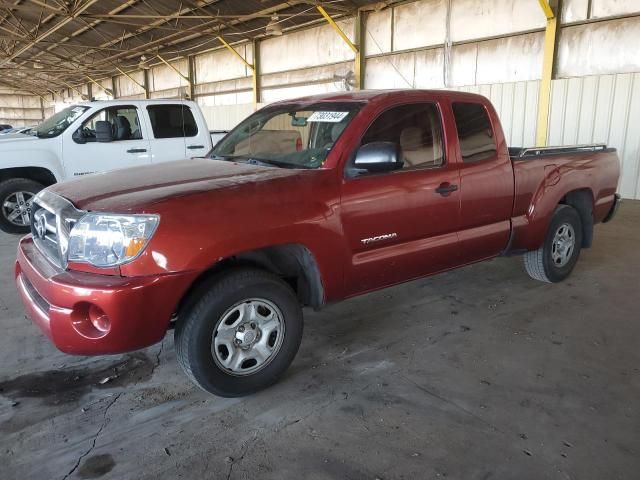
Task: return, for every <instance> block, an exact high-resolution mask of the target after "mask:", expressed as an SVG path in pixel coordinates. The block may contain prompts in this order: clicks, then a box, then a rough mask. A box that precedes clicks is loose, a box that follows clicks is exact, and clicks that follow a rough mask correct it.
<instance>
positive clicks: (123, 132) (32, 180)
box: [0, 100, 213, 233]
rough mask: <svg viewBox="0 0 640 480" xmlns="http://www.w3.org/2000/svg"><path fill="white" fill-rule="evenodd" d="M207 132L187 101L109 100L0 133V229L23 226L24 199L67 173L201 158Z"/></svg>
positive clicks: (26, 216) (208, 142)
mask: <svg viewBox="0 0 640 480" xmlns="http://www.w3.org/2000/svg"><path fill="white" fill-rule="evenodd" d="M212 147H213V145H212V136H211V134H210V133H209V130H208V128H207V123H206V121H205V119H204V117H203V115H202V112H201V111H200V108H199V107H198V105H197V104H196V103H195V102H191V101H185V100H112V101H95V102H87V103H79V104H77V105H72V106H69V107H67V108H65V109H64V110H62V111H60V112H58V113H56V114H55V115H53V116H51V117H49V118H48V119H46V120H44V121H43V122H42V123H41V124H40V125H38V126H37V127H36V128H35V134H33V135H20V136H18V137H16V136H13V135H12V136H11V138H6V139H3V138H2V137H0V202H1V203H0V207H1V212H0V230H2V231H4V232H8V233H24V232H28V231H29V223H30V214H31V199H32V198H33V196H34V195H35V194H36V193H38V192H39V191H40V190H41V189H43V188H44V187H46V186H49V185H51V184H53V183H56V182H60V181H62V180H66V179H69V178H73V177H77V176H81V175H88V174H91V173H97V172H104V171H107V170H115V169H119V168H126V167H132V166H137V165H144V164H151V163H160V162H168V161H172V160H183V159H188V158H192V157H201V156H204V155H205V154H207V153H208V152H209V150H211V148H212Z"/></svg>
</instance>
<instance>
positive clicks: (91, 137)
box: [74, 106, 142, 143]
mask: <svg viewBox="0 0 640 480" xmlns="http://www.w3.org/2000/svg"><path fill="white" fill-rule="evenodd" d="M99 121H106V122H109V123H110V124H111V132H112V136H113V141H114V142H117V141H122V140H139V139H141V138H142V131H141V130H140V120H139V118H138V111H137V110H136V107H133V106H122V107H109V108H105V109H103V110H100V111H99V112H97V113H95V114H93V115H92V116H91V117H90V118H89V119H88V120H86V121H85V122H84V123H83V124H82V125H81V126H80V128H79V129H78V130H77V131H76V133H75V135H74V139H75V140H81V143H86V142H95V141H96V122H99Z"/></svg>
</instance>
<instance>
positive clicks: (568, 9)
mask: <svg viewBox="0 0 640 480" xmlns="http://www.w3.org/2000/svg"><path fill="white" fill-rule="evenodd" d="M588 10H589V0H564V1H563V2H562V14H561V18H562V22H563V23H569V22H579V21H581V20H586V19H587V15H588Z"/></svg>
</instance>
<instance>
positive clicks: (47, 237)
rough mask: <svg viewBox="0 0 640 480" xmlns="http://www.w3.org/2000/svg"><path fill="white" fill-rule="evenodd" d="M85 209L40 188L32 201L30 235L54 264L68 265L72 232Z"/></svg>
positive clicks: (63, 266)
mask: <svg viewBox="0 0 640 480" xmlns="http://www.w3.org/2000/svg"><path fill="white" fill-rule="evenodd" d="M84 213H85V212H83V211H81V210H78V209H76V208H75V207H74V206H73V204H72V203H71V202H70V201H69V200H67V199H66V198H63V197H61V196H59V195H56V194H55V193H53V192H50V191H48V190H43V191H41V192H40V193H39V194H38V195H36V197H35V198H34V200H33V202H32V215H31V235H32V236H33V241H34V243H35V245H36V247H38V250H40V251H41V252H42V253H43V254H44V255H45V256H46V257H47V258H48V259H49V260H50V261H51V262H52V263H53V264H54V265H57V266H59V267H62V268H66V266H67V248H68V245H69V234H70V232H71V228H72V227H73V225H74V224H75V223H76V222H77V221H78V220H79V219H80V218H81V217H82V215H84Z"/></svg>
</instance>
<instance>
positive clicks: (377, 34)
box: [364, 8, 393, 55]
mask: <svg viewBox="0 0 640 480" xmlns="http://www.w3.org/2000/svg"><path fill="white" fill-rule="evenodd" d="M392 16H393V9H392V8H386V9H384V10H381V11H379V12H372V13H370V14H369V15H367V20H366V21H367V27H366V35H365V38H364V50H365V52H367V54H368V55H376V54H378V53H388V52H390V51H391V17H392Z"/></svg>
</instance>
